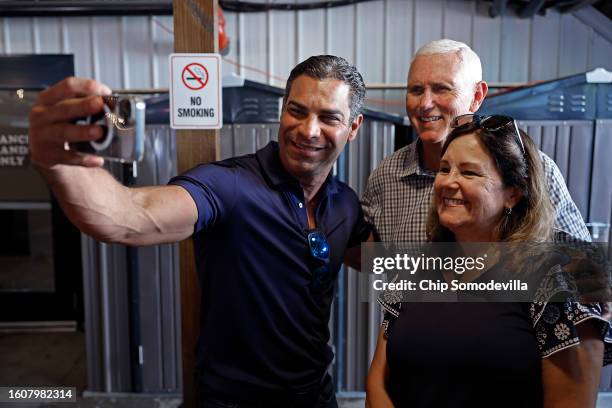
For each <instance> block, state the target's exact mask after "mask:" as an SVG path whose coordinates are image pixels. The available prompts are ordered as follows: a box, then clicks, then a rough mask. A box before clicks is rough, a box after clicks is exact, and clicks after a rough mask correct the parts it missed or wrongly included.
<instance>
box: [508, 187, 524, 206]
mask: <svg viewBox="0 0 612 408" xmlns="http://www.w3.org/2000/svg"><path fill="white" fill-rule="evenodd" d="M504 194H505V196H506V197H505V200H504V207H505V208H514V206H515V205H517V204H518V203H519V201H521V198H523V192H522V191H521V190H520V189H519V188H518V187H516V186H515V187H506V189H505V191H504Z"/></svg>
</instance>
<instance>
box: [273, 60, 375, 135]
mask: <svg viewBox="0 0 612 408" xmlns="http://www.w3.org/2000/svg"><path fill="white" fill-rule="evenodd" d="M300 75H306V76H309V77H311V78H314V79H317V80H320V81H321V80H324V79H337V80H339V81H342V82H344V83H345V84H347V85H348V86H349V88H350V98H351V99H350V101H349V108H350V110H351V116H350V118H349V125H350V124H351V123H352V122H353V119H355V118H356V117H357V115H359V114H360V113H361V111H362V110H363V100H364V98H365V93H366V90H365V84H364V83H363V78H362V77H361V74H360V73H359V71H357V68H355V67H354V66H352V65H351V64H349V63H348V62H347V61H346V60H345V59H344V58H341V57H336V56H335V55H315V56H312V57H310V58H308V59H307V60H305V61H302V62H300V63H299V64H298V65H296V66H295V68H293V69H292V70H291V73H290V74H289V78H288V79H287V85H286V86H285V96H284V97H283V102H284V103H285V102H287V98H288V97H289V93H290V92H291V85H292V84H293V81H294V80H295V78H297V77H299V76H300Z"/></svg>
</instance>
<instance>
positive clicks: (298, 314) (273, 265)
mask: <svg viewBox="0 0 612 408" xmlns="http://www.w3.org/2000/svg"><path fill="white" fill-rule="evenodd" d="M278 149H279V147H278V144H277V143H276V142H271V143H269V144H268V145H267V146H266V147H264V148H263V149H261V150H259V151H257V152H256V153H255V154H250V155H246V156H242V157H237V158H231V159H227V160H223V161H220V162H216V163H209V164H203V165H200V166H198V167H195V168H194V169H192V170H189V171H188V172H186V173H184V174H182V175H180V176H178V177H175V178H173V179H172V180H171V181H170V183H171V184H175V185H180V186H182V187H184V188H185V189H186V190H187V191H188V192H189V194H191V196H192V198H193V199H194V201H195V203H196V205H197V208H198V221H197V223H196V225H195V230H194V236H193V238H194V245H195V256H196V265H197V269H198V275H199V279H200V286H201V290H202V306H201V334H200V339H199V340H198V345H197V350H196V360H197V361H196V367H197V369H198V372H199V374H198V382H199V386H202V387H205V388H206V389H209V390H212V391H213V392H215V393H219V394H225V395H230V396H233V397H240V398H245V399H246V400H248V399H249V398H260V397H261V393H262V392H264V393H275V392H278V391H289V390H299V389H304V388H306V387H308V386H310V385H312V384H315V383H317V382H318V381H319V380H320V378H321V377H322V375H323V374H324V372H325V371H326V369H327V367H328V365H329V364H330V362H331V360H332V358H333V353H332V351H331V349H330V347H329V346H328V344H327V343H328V341H329V329H328V322H329V318H330V311H331V303H332V298H333V295H334V288H335V283H336V277H337V274H338V270H339V268H340V265H341V263H342V259H343V254H344V251H345V249H346V248H347V247H351V246H354V245H358V244H359V243H360V242H361V241H363V240H365V239H366V238H367V236H368V234H369V228H368V226H367V224H366V223H365V221H364V220H363V215H362V212H361V207H360V205H359V200H358V197H357V195H356V194H355V192H354V191H353V190H351V189H350V188H349V187H348V186H347V185H345V184H344V183H342V182H340V181H338V180H336V179H335V178H334V177H331V176H329V177H328V178H327V180H326V181H325V183H324V185H323V186H322V187H321V189H322V190H321V192H320V198H319V202H318V206H317V208H316V211H315V215H316V224H317V229H319V230H320V231H322V232H323V233H324V234H325V236H326V237H327V240H328V243H329V245H330V268H329V272H327V274H328V276H326V279H324V285H322V287H319V288H318V289H317V290H313V286H312V285H311V282H312V278H313V271H315V270H316V269H317V267H318V266H320V265H321V262H320V261H317V260H316V259H314V258H313V257H312V255H311V254H310V250H309V246H308V242H307V239H306V238H307V234H308V219H307V215H306V205H305V202H304V194H303V190H302V188H301V186H300V184H299V183H298V181H297V180H296V179H295V178H293V177H292V176H291V175H290V174H289V173H288V172H287V171H286V170H285V169H284V167H283V166H282V164H281V161H280V158H279V153H278Z"/></svg>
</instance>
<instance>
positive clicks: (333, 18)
mask: <svg viewBox="0 0 612 408" xmlns="http://www.w3.org/2000/svg"><path fill="white" fill-rule="evenodd" d="M490 4H491V3H490V2H476V1H458V0H446V1H445V0H427V1H424V0H381V1H374V2H366V3H361V4H357V5H351V6H343V7H337V8H332V9H325V10H311V11H299V12H291V11H270V12H266V13H241V14H237V13H229V12H227V13H225V18H226V31H227V33H228V35H229V36H230V38H231V45H230V53H229V54H228V55H227V56H226V57H225V63H224V73H226V74H227V73H230V72H235V73H238V74H240V75H243V76H245V77H246V78H248V79H252V80H256V81H260V82H265V83H269V84H273V85H281V86H282V85H284V79H285V78H286V77H287V76H288V74H289V71H290V69H291V68H292V67H293V66H294V65H295V64H296V63H297V62H299V61H300V60H302V59H304V58H305V57H307V56H309V55H313V54H321V53H332V54H336V55H340V56H343V57H345V58H347V59H348V60H349V61H351V62H353V63H355V64H356V66H357V67H358V68H359V69H360V71H361V72H362V73H363V74H364V78H365V79H366V82H369V83H374V82H376V83H379V82H386V83H403V82H404V81H405V77H406V72H407V68H408V62H409V60H410V56H411V55H412V54H413V52H414V51H415V50H416V49H418V47H419V46H421V45H422V44H424V43H425V42H427V41H429V40H432V39H436V38H442V37H449V38H453V39H457V40H461V41H465V42H467V43H468V44H470V45H472V46H473V47H474V49H475V50H476V52H478V54H479V55H480V56H481V58H482V61H483V65H484V77H485V79H486V80H487V81H490V82H526V81H533V80H544V79H552V78H558V77H562V76H565V75H569V74H574V73H578V72H584V71H586V70H589V69H591V68H594V67H597V66H603V67H607V68H608V69H611V68H612V28H610V29H609V31H608V32H605V33H601V32H596V31H595V30H594V29H593V28H591V27H590V26H589V25H588V24H587V23H585V22H584V21H583V20H588V19H589V18H594V19H595V20H597V18H598V17H599V18H603V19H606V17H604V16H602V15H601V14H599V13H598V12H597V11H596V10H594V9H592V8H589V9H587V10H586V11H585V12H582V11H581V13H580V14H563V15H561V14H559V13H558V12H557V11H555V10H552V9H550V10H548V12H547V14H546V16H535V17H533V18H532V19H519V18H517V17H516V16H514V15H513V12H512V11H508V13H507V14H508V15H506V16H504V17H502V18H495V19H492V18H490V17H489V16H488V14H487V8H488V6H489V5H490ZM172 48H173V35H172V18H171V17H167V16H154V17H145V16H143V17H48V18H43V17H36V18H0V54H21V53H74V54H75V61H76V73H77V75H79V76H89V77H94V78H96V79H99V80H101V81H103V82H105V83H107V84H109V85H110V86H111V87H114V88H124V89H125V88H160V87H161V88H166V87H168V72H167V71H168V68H167V65H168V64H167V56H168V54H169V53H170V52H172ZM380 95H381V94H380V92H379V93H378V95H377V93H375V92H374V93H371V96H372V97H374V96H376V97H380ZM395 95H396V96H399V99H402V97H403V96H402V95H401V92H399V93H396V94H395Z"/></svg>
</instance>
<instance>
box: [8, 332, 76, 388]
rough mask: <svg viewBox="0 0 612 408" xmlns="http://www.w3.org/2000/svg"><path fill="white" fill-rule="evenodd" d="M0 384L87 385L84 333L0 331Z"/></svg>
mask: <svg viewBox="0 0 612 408" xmlns="http://www.w3.org/2000/svg"><path fill="white" fill-rule="evenodd" d="M0 361H1V363H0V385H2V386H27V385H29V386H56V387H60V386H63V387H76V388H77V391H78V392H79V393H81V392H82V391H83V390H85V388H86V387H87V366H86V358H85V334H84V333H82V332H67V333H28V334H0Z"/></svg>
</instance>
